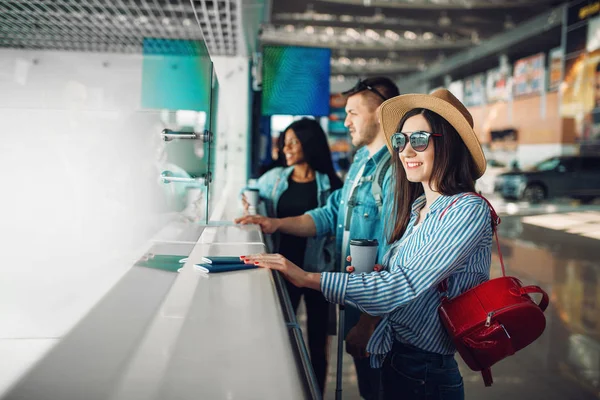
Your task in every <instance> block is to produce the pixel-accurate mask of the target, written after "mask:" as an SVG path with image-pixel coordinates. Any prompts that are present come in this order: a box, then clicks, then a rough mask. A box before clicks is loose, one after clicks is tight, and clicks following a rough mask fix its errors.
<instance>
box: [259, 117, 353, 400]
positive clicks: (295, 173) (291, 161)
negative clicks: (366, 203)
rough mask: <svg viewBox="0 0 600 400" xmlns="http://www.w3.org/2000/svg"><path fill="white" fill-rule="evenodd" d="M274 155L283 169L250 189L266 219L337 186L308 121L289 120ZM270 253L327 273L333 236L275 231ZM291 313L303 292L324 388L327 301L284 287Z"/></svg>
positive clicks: (300, 210) (292, 212)
mask: <svg viewBox="0 0 600 400" xmlns="http://www.w3.org/2000/svg"><path fill="white" fill-rule="evenodd" d="M279 143H280V144H281V148H280V157H284V160H285V164H286V165H287V167H278V168H274V169H272V170H270V171H268V172H266V173H265V174H263V175H262V176H261V177H260V178H259V179H258V182H257V184H256V185H255V186H253V188H255V189H258V190H259V193H260V198H261V199H262V200H263V201H264V202H265V204H266V208H267V216H268V217H277V218H285V217H294V216H297V215H302V214H304V213H305V212H306V211H309V210H312V209H313V208H317V207H322V206H324V205H325V204H326V202H327V198H328V197H329V194H330V193H331V192H333V191H334V190H337V189H339V188H341V187H342V181H341V180H340V178H339V177H338V176H337V175H336V173H335V170H334V168H333V161H332V159H331V151H330V150H329V144H328V143H327V137H326V136H325V132H324V131H323V128H321V125H319V123H318V122H317V121H315V120H314V119H309V118H303V119H300V120H297V121H294V122H293V123H292V124H290V125H289V126H288V127H287V128H286V129H285V130H284V131H283V133H281V136H280V140H279ZM273 247H274V248H273V249H271V250H272V251H273V252H279V253H281V254H283V255H285V256H286V257H287V258H288V259H290V260H292V262H294V264H296V265H300V266H303V268H304V269H305V270H306V271H311V272H328V271H333V270H334V266H335V263H336V260H335V239H334V238H331V237H311V238H305V237H298V236H292V235H286V234H284V233H280V234H276V235H275V236H274V237H273ZM287 288H288V293H289V295H290V300H291V301H292V306H293V307H294V310H295V311H296V310H297V309H298V305H299V304H300V299H301V297H302V296H304V303H305V305H306V314H307V328H308V347H309V352H310V358H311V363H312V365H313V369H314V371H315V375H316V377H317V382H318V383H319V386H320V388H321V391H322V392H323V391H324V388H325V379H326V373H327V331H328V322H329V303H328V302H327V300H325V297H323V295H322V294H321V293H319V292H318V291H316V290H313V289H308V288H298V287H296V286H294V285H292V284H289V283H288V285H287Z"/></svg>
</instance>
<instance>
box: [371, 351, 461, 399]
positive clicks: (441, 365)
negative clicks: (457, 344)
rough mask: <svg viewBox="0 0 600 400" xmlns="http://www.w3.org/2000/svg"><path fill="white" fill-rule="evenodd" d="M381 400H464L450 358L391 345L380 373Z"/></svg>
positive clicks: (459, 381) (456, 372) (457, 374)
mask: <svg viewBox="0 0 600 400" xmlns="http://www.w3.org/2000/svg"><path fill="white" fill-rule="evenodd" d="M382 383H383V393H384V399H385V400H434V399H435V400H464V398H465V391H464V387H463V380H462V376H461V375H460V371H459V370H458V364H457V363H456V360H455V359H454V356H445V355H441V354H437V353H430V352H428V351H424V350H421V349H418V348H416V347H413V346H409V345H406V344H402V343H399V342H394V346H393V347H392V351H391V352H390V353H389V354H388V355H387V357H386V359H385V362H384V364H383V371H382Z"/></svg>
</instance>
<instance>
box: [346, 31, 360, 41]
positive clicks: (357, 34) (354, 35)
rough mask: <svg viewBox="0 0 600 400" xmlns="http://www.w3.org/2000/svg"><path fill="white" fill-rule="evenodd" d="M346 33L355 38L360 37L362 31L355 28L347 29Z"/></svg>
mask: <svg viewBox="0 0 600 400" xmlns="http://www.w3.org/2000/svg"><path fill="white" fill-rule="evenodd" d="M346 35H347V36H350V37H351V38H352V39H354V40H358V39H360V33H358V32H357V31H356V29H353V28H348V29H346Z"/></svg>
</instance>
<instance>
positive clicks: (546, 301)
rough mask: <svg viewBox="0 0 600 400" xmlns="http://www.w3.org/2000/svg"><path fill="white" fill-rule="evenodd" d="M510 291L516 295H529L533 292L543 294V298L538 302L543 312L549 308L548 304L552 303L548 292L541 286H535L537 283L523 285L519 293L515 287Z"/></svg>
mask: <svg viewBox="0 0 600 400" xmlns="http://www.w3.org/2000/svg"><path fill="white" fill-rule="evenodd" d="M510 292H511V293H512V294H513V295H515V296H524V295H528V294H531V293H539V294H541V295H542V298H541V300H540V302H539V303H538V304H537V306H538V307H539V308H540V309H541V310H542V312H543V311H546V308H548V304H549V303H550V299H549V298H548V293H546V292H545V291H544V290H543V289H542V288H541V287H539V286H535V285H530V286H523V287H522V288H520V289H519V292H518V293H515V292H516V290H515V289H510Z"/></svg>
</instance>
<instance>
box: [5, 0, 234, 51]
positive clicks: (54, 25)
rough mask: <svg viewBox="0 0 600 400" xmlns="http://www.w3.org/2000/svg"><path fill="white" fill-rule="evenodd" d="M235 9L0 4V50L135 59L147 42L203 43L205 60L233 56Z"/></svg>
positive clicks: (200, 2) (182, 2)
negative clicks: (208, 56)
mask: <svg viewBox="0 0 600 400" xmlns="http://www.w3.org/2000/svg"><path fill="white" fill-rule="evenodd" d="M237 9H238V4H237V2H236V0H216V1H215V0H85V1H80V0H79V1H78V0H28V1H27V2H25V1H22V0H0V47H8V48H19V49H51V50H72V51H89V52H105V51H108V52H124V53H141V52H142V50H143V44H144V39H148V38H153V39H178V40H190V41H203V40H205V39H206V40H205V43H206V46H207V47H208V50H209V52H210V54H212V55H233V54H236V52H237V47H238V46H237V42H238V35H239V32H238V29H239V28H238V27H239V22H238V16H237ZM155 43H161V44H162V45H163V46H168V43H169V41H168V40H159V41H156V42H155ZM182 48H183V47H182V46H181V45H180V44H178V45H177V49H178V51H180V50H181V49H182ZM198 49H200V47H199V46H194V45H193V44H192V45H190V46H188V48H187V50H186V52H188V53H197V51H198Z"/></svg>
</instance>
